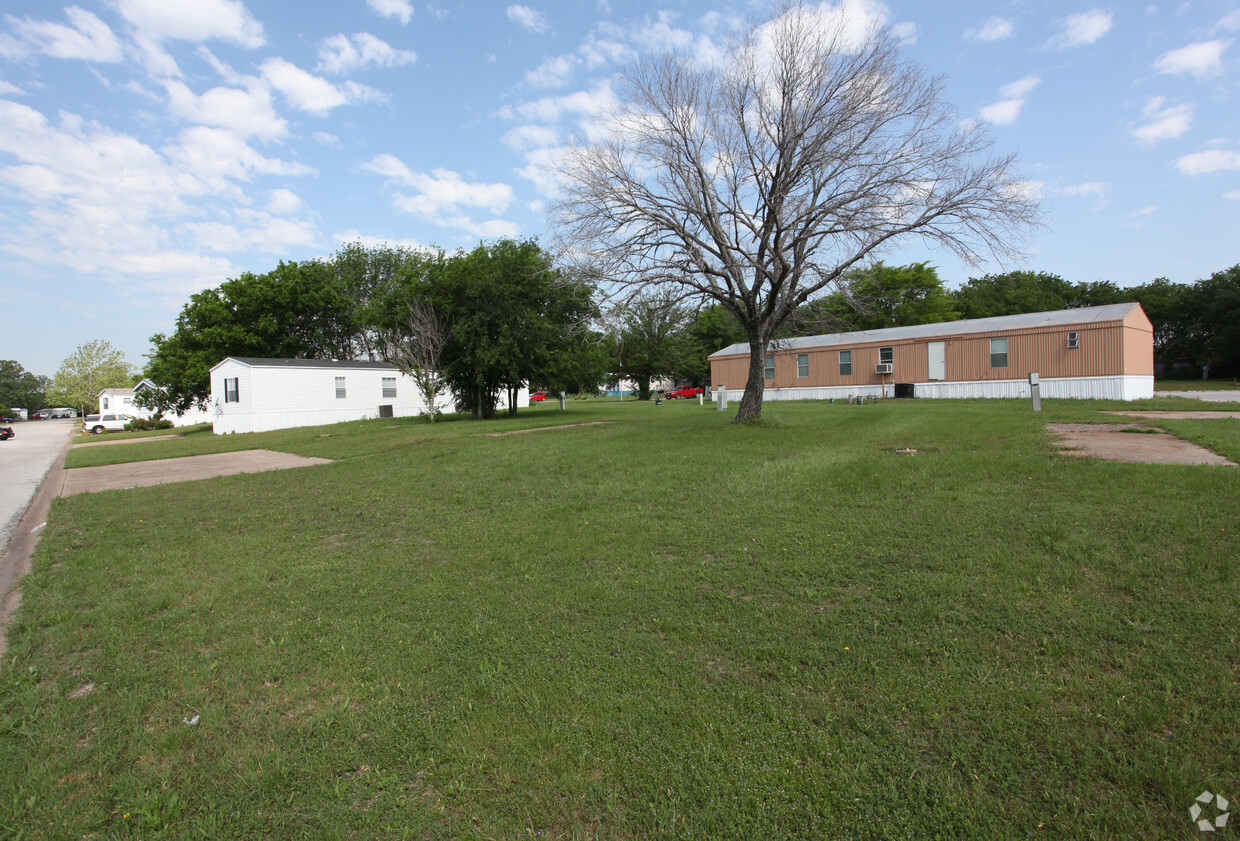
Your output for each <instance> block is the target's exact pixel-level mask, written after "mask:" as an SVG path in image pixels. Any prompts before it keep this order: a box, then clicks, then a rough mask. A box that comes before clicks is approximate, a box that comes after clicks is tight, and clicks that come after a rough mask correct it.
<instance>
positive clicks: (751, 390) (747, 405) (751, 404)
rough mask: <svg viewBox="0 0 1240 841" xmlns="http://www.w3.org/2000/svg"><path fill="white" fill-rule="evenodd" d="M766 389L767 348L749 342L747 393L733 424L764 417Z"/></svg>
mask: <svg viewBox="0 0 1240 841" xmlns="http://www.w3.org/2000/svg"><path fill="white" fill-rule="evenodd" d="M765 389H766V353H765V347H759V346H757V345H755V343H754V341H753V339H750V340H749V377H748V379H746V380H745V393H744V394H742V395H741V404H740V408H738V409H737V411H736V417H735V418H734V419H733V420H732V423H748V422H749V421H755V420H757V419H758V418H760V417H762V396H763V392H764V390H765Z"/></svg>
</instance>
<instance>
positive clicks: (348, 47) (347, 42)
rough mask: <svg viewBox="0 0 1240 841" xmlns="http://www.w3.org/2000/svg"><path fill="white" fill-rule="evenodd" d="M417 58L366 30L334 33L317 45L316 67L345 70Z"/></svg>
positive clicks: (326, 70)
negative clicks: (343, 33) (348, 33)
mask: <svg viewBox="0 0 1240 841" xmlns="http://www.w3.org/2000/svg"><path fill="white" fill-rule="evenodd" d="M417 60H418V55H417V53H414V52H411V51H409V50H398V49H396V48H395V47H393V46H391V45H390V44H388V43H387V42H386V41H383V40H381V39H379V38H376V37H375V36H373V35H371V34H370V33H369V32H358V33H355V34H354V35H352V36H347V35H333V36H331V37H330V38H324V39H323V42H322V43H321V44H320V45H319V67H318V69H319V70H322V71H324V72H327V73H348V72H349V71H351V70H357V69H359V68H362V67H367V66H374V67H400V66H401V65H405V64H413V63H414V62H415V61H417Z"/></svg>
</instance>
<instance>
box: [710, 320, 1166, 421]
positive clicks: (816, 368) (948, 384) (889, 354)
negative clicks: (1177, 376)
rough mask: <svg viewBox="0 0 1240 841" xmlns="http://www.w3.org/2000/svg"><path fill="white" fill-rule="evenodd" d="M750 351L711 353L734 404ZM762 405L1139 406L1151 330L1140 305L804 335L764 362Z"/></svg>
mask: <svg viewBox="0 0 1240 841" xmlns="http://www.w3.org/2000/svg"><path fill="white" fill-rule="evenodd" d="M748 371H749V345H748V344H746V343H743V342H742V343H740V344H735V345H730V346H729V347H726V348H724V349H723V350H720V351H716V352H715V353H712V354H711V355H710V373H711V382H712V384H713V385H714V386H715V387H716V388H717V387H719V386H720V385H722V386H724V388H725V389H726V390H727V392H728V396H729V398H734V399H739V398H740V395H741V394H742V393H743V392H744V389H745V380H746V379H747V376H748ZM765 373H766V393H765V395H764V399H766V400H825V399H828V398H834V399H837V400H839V399H846V398H848V397H860V396H875V397H882V396H886V397H894V396H896V395H897V392H898V393H899V396H910V397H1027V396H1028V395H1029V375H1030V374H1031V373H1036V374H1038V375H1039V379H1040V382H1041V393H1042V396H1043V397H1077V398H1096V399H1109V400H1139V399H1141V398H1145V397H1152V396H1153V395H1154V330H1153V327H1152V326H1151V325H1150V320H1149V319H1148V318H1147V317H1146V315H1145V312H1144V311H1143V310H1142V309H1141V305H1140V304H1108V305H1106V306H1101V307H1084V308H1081V309H1073V310H1057V311H1055V312H1033V313H1024V314H1021V315H1005V316H999V317H996V318H974V319H968V320H965V321H949V322H944V323H941V324H918V325H915V326H912V327H891V328H887V329H884V330H862V331H857V332H852V333H833V334H831V335H826V336H805V337H801V338H796V339H785V340H782V341H780V342H778V343H777V345H776V346H774V347H773V348H772V349H771V351H770V352H769V353H768V355H767V358H766V371H765Z"/></svg>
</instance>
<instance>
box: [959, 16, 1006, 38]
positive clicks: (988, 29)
mask: <svg viewBox="0 0 1240 841" xmlns="http://www.w3.org/2000/svg"><path fill="white" fill-rule="evenodd" d="M1015 32H1016V25H1015V24H1014V23H1012V22H1011V21H1010V20H1006V19H1004V18H1001V17H993V18H989V19H987V20H986V21H985V22H983V23H981V24H979V25H978V26H972V27H969V28H968V29H966V30H965V31H964V37H965V40H966V41H1002V40H1004V39H1007V38H1011V37H1012V35H1013V33H1015Z"/></svg>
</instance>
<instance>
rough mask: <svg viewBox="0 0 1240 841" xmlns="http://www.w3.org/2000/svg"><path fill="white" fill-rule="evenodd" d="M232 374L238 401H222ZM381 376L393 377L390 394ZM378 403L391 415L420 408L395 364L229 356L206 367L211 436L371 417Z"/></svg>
mask: <svg viewBox="0 0 1240 841" xmlns="http://www.w3.org/2000/svg"><path fill="white" fill-rule="evenodd" d="M234 377H235V378H237V380H238V384H237V385H238V388H237V397H238V400H237V402H235V403H226V402H225V401H224V380H226V379H231V378H234ZM337 377H344V378H345V393H346V396H345V397H344V398H337V397H336V378H337ZM384 377H395V379H396V396H395V397H384V396H383V378H384ZM380 406H391V407H392V415H393V416H394V417H407V416H410V415H417V414H420V413H421V412H423V411H424V410H425V404H424V403H423V402H422V399H421V397H420V396H419V395H418V390H417V386H416V385H415V384H414V382H413V380H412V379H410V378H409V377H407V376H406V375H404V374H403V373H401V372H400V371H398V370H396V369H395V368H386V367H383V368H380V367H369V366H368V367H364V368H350V367H346V366H343V365H324V366H323V367H312V366H305V365H289V366H280V365H250V364H247V363H245V362H241V361H240V360H236V359H232V358H229V359H225V360H224V361H223V362H221V363H220V364H219V365H217V366H215V368H214V369H212V371H211V409H212V412H213V413H214V429H215V432H216V434H217V435H223V434H227V433H231V432H266V431H269V430H273V429H289V428H292V427H298V426H322V425H325V424H331V423H342V422H344V421H350V420H363V419H366V418H376V417H379V407H380Z"/></svg>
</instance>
